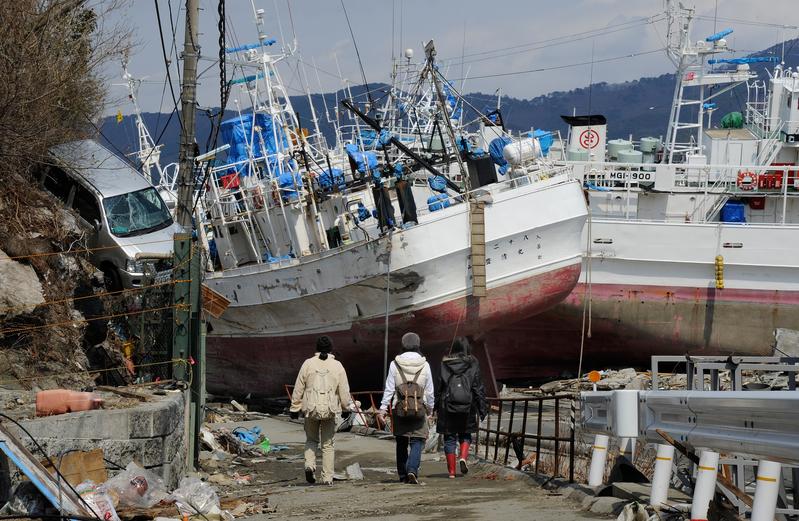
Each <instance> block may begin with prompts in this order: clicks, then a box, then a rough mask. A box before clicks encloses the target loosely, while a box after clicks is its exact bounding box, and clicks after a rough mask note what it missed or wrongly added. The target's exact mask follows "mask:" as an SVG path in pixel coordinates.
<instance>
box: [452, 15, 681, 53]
mask: <svg viewBox="0 0 799 521" xmlns="http://www.w3.org/2000/svg"><path fill="white" fill-rule="evenodd" d="M663 19H665V16H664V15H656V16H652V17H649V18H643V19H639V20H632V21H629V22H623V23H619V24H614V25H609V26H607V27H603V28H602V29H591V30H589V31H581V32H578V33H572V34H567V35H564V36H557V37H554V38H547V39H544V40H538V41H535V42H528V43H524V44H519V45H512V46H509V47H501V48H498V49H492V50H488V51H481V52H475V53H468V54H464V55H463V56H462V57H461V58H462V59H463V58H471V57H473V56H486V55H489V54H490V55H494V54H497V53H502V52H505V51H512V50H514V49H519V50H518V51H516V52H512V53H508V54H507V55H516V54H522V53H526V52H530V51H534V50H539V49H545V48H547V47H554V46H557V45H564V44H568V43H572V42H579V41H582V40H587V39H590V38H594V37H596V36H605V35H608V34H613V33H617V32H620V31H626V30H629V29H634V28H635V27H637V26H639V25H651V24H654V23H657V22H659V21H662V20H663ZM499 57H502V55H499V56H488V57H485V58H478V59H474V60H465V61H463V62H456V61H453V60H455V59H456V58H450V59H445V60H444V61H447V62H448V63H449V65H459V64H460V63H476V62H479V61H485V60H491V59H495V58H499Z"/></svg>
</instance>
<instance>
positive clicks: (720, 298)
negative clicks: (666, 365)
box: [489, 2, 799, 379]
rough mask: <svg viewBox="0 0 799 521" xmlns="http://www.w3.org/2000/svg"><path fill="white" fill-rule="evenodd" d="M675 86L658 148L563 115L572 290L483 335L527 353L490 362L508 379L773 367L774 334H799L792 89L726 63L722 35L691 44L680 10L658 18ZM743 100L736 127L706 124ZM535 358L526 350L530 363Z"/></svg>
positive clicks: (726, 122)
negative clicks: (713, 363) (766, 359)
mask: <svg viewBox="0 0 799 521" xmlns="http://www.w3.org/2000/svg"><path fill="white" fill-rule="evenodd" d="M667 14H668V19H669V30H668V41H669V45H668V49H667V50H668V54H669V57H670V58H671V59H672V60H673V61H674V63H675V65H676V70H677V74H676V85H675V93H674V99H673V104H672V110H671V115H670V120H669V125H668V131H667V134H666V136H665V138H660V137H658V138H655V137H641V138H640V139H637V140H633V139H632V138H631V139H617V140H606V130H607V125H608V124H612V122H611V123H608V122H607V121H606V119H605V118H604V116H601V115H597V114H591V115H584V116H568V117H564V120H566V122H567V123H568V124H569V126H570V133H569V136H568V138H567V139H566V140H563V141H562V142H561V143H556V144H555V145H554V146H553V149H552V152H551V154H552V155H553V157H556V158H557V159H560V160H562V163H561V164H568V165H571V166H573V167H574V169H575V173H576V175H577V176H578V177H579V178H581V179H583V181H584V183H585V186H586V187H587V188H588V193H589V197H590V209H591V211H590V217H589V220H588V221H587V224H586V227H585V229H584V230H583V241H584V244H585V249H586V261H585V264H584V267H583V277H582V278H581V280H580V283H579V284H578V285H577V286H576V287H575V289H574V291H573V292H572V293H571V294H570V295H569V296H568V297H567V298H566V299H565V300H564V301H563V302H562V303H560V304H558V305H556V306H554V307H553V308H551V309H550V310H547V311H545V312H544V313H541V314H538V315H536V316H534V317H531V318H530V319H526V320H523V321H519V322H517V323H515V324H513V325H512V326H510V327H506V328H501V329H497V330H494V331H493V332H491V333H490V334H489V344H496V345H501V346H503V347H504V346H515V347H516V349H519V350H521V349H526V350H531V349H532V350H533V351H534V352H535V356H534V357H531V358H530V359H529V363H527V364H524V363H522V364H520V363H518V361H515V360H514V361H507V363H503V362H502V360H494V367H495V370H497V371H498V372H499V373H501V374H502V375H503V376H504V377H506V378H509V379H514V378H515V379H529V378H531V377H551V376H557V375H560V374H562V373H564V372H567V373H568V372H574V371H575V370H577V367H578V363H577V359H578V357H579V353H580V346H581V345H582V346H583V347H584V362H583V367H588V368H603V367H608V366H623V367H629V366H631V365H638V366H642V367H646V366H647V365H648V364H649V357H650V356H651V355H666V354H671V355H684V354H693V355H719V354H722V355H725V354H729V355H733V354H735V355H772V354H776V355H780V353H774V352H773V349H772V346H773V344H774V331H775V329H777V328H789V329H799V167H796V165H799V74H798V73H797V71H793V70H791V68H790V67H786V66H785V65H784V64H781V63H776V64H775V65H774V66H773V69H772V70H770V71H768V77H767V78H765V79H761V78H758V77H757V76H756V74H755V73H754V72H753V71H752V70H751V69H750V67H751V64H753V63H762V62H773V61H777V58H775V57H772V56H749V57H745V58H723V57H720V56H724V53H728V52H729V51H730V50H729V48H728V46H727V41H726V37H727V36H728V35H729V34H730V33H731V32H732V30H725V31H722V32H719V33H717V34H714V35H711V36H708V37H706V38H704V39H701V40H698V41H694V40H691V39H690V36H689V35H690V34H691V28H692V24H693V19H694V13H693V10H692V9H688V8H683V7H682V6H679V7H678V6H675V5H674V4H673V3H671V2H669V3H668V6H667ZM736 87H740V88H744V87H745V88H746V92H747V102H746V105H745V107H743V110H742V114H733V115H731V116H730V117H727V118H723V119H721V121H720V123H721V125H720V126H719V127H718V128H717V127H714V126H713V125H712V121H711V116H712V113H713V111H714V110H715V107H716V105H715V102H714V98H716V97H717V96H719V95H720V94H723V93H724V92H729V91H730V89H733V88H736ZM531 346H535V348H531Z"/></svg>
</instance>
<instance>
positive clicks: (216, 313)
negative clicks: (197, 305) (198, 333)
mask: <svg viewBox="0 0 799 521" xmlns="http://www.w3.org/2000/svg"><path fill="white" fill-rule="evenodd" d="M200 288H201V292H202V295H201V296H202V306H203V311H205V312H207V313H208V314H210V315H211V316H212V317H214V318H219V317H221V316H222V314H223V313H224V312H225V310H226V309H227V307H228V306H229V305H230V301H229V300H228V299H226V298H225V297H224V295H222V294H220V293H217V292H216V291H214V290H212V289H211V288H209V287H208V286H206V285H205V284H202V285H201V286H200Z"/></svg>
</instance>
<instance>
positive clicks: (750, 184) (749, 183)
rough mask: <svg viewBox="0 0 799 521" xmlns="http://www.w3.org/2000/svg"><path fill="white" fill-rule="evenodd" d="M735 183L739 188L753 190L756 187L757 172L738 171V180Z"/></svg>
mask: <svg viewBox="0 0 799 521" xmlns="http://www.w3.org/2000/svg"><path fill="white" fill-rule="evenodd" d="M735 184H736V185H737V186H738V188H740V189H741V190H746V191H749V190H754V189H755V188H757V174H756V173H754V172H744V171H741V172H738V180H737V182H736V183H735Z"/></svg>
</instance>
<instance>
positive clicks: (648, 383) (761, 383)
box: [510, 368, 788, 396]
mask: <svg viewBox="0 0 799 521" xmlns="http://www.w3.org/2000/svg"><path fill="white" fill-rule="evenodd" d="M599 374H600V377H601V378H600V380H599V381H598V382H596V390H597V391H614V390H617V389H632V390H642V391H645V390H650V389H652V374H651V372H649V371H636V370H635V369H632V368H626V369H619V370H615V369H606V370H603V371H599ZM705 383H706V385H709V384H710V376H709V375H706V376H705ZM731 385H732V384H731V380H730V375H729V372H724V371H722V372H721V373H720V374H719V387H720V388H721V390H729V389H731ZM742 385H743V388H744V389H747V390H766V389H771V390H787V389H788V376H787V375H786V374H781V373H777V372H760V373H756V372H752V371H743V372H742ZM658 388H659V389H660V390H677V389H686V388H687V379H686V376H685V374H684V373H682V374H681V373H660V375H659V379H658ZM593 390H594V383H592V382H591V381H590V380H589V379H588V376H587V375H585V376H583V377H582V378H569V379H565V380H554V381H552V382H547V383H545V384H542V385H541V386H540V387H538V388H529V389H512V390H511V391H510V393H520V394H522V395H529V394H532V395H536V396H539V395H550V394H563V393H576V392H581V391H593Z"/></svg>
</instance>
